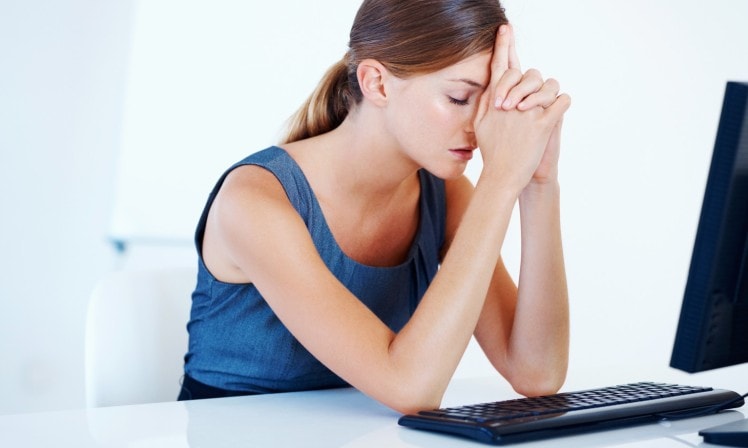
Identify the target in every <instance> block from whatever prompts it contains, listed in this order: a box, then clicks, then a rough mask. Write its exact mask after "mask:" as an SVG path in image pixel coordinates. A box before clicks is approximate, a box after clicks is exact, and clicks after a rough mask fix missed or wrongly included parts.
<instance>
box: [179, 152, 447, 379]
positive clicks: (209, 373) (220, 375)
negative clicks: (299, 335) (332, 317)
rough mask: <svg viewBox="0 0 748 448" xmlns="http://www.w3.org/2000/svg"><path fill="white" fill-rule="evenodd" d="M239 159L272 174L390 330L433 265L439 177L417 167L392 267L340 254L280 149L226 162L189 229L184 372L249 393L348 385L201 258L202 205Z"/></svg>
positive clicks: (327, 257) (438, 236)
mask: <svg viewBox="0 0 748 448" xmlns="http://www.w3.org/2000/svg"><path fill="white" fill-rule="evenodd" d="M242 165H258V166H261V167H263V168H265V169H267V170H269V171H270V172H272V173H273V174H274V175H275V176H276V177H277V178H278V180H279V181H280V183H281V184H282V186H283V188H284V189H285V191H286V194H287V195H288V198H289V200H290V202H291V204H292V205H293V207H294V208H295V209H296V210H297V211H298V213H299V215H300V216H301V217H302V218H303V220H304V222H305V223H306V226H307V228H308V229H309V233H310V235H311V237H312V240H313V241H314V244H315V246H316V248H317V250H318V251H319V254H320V256H321V257H322V259H323V260H324V262H325V264H326V265H327V266H328V268H329V269H330V271H332V273H333V274H334V275H335V276H336V277H337V279H338V280H340V281H341V282H342V283H343V284H344V285H345V286H346V287H347V288H348V289H349V290H350V291H351V292H352V293H353V294H354V295H355V296H356V297H358V299H359V300H361V301H362V302H363V303H364V304H366V306H367V307H369V309H371V310H372V311H373V312H374V313H375V314H376V315H377V316H378V317H379V318H380V319H381V320H382V321H383V322H384V323H386V324H387V325H388V326H389V327H390V328H391V329H392V330H393V331H395V332H397V331H399V330H400V329H401V328H402V327H403V326H404V325H405V323H406V322H407V321H408V319H409V318H410V317H411V316H412V314H413V311H414V310H415V308H416V306H417V305H418V303H419V301H420V300H421V298H422V296H423V294H424V292H425V291H426V288H427V287H428V285H429V284H430V282H431V280H432V279H433V278H434V275H436V271H437V269H438V265H439V252H440V249H441V247H442V244H443V243H444V232H445V219H446V215H445V210H446V200H445V193H444V182H443V181H442V180H440V179H438V178H436V177H435V176H433V175H432V174H430V173H428V172H426V171H425V170H420V171H419V177H420V185H421V194H420V221H419V224H418V231H417V233H416V236H415V238H414V240H413V243H412V246H411V248H410V252H409V254H408V256H407V259H406V261H405V262H403V263H402V264H400V265H398V266H394V267H372V266H367V265H363V264H360V263H358V262H356V261H354V260H352V259H351V258H349V257H348V256H346V255H345V254H344V253H343V252H342V250H341V249H340V247H339V246H338V245H337V243H336V242H335V239H334V238H333V235H332V233H331V231H330V228H329V227H328V226H327V222H326V221H325V218H324V216H323V215H322V210H321V208H320V206H319V203H318V202H317V199H316V197H315V196H314V192H313V191H312V190H311V188H310V186H309V183H308V182H307V179H306V177H305V176H304V173H303V172H302V171H301V168H300V167H299V166H298V165H297V164H296V162H295V161H294V160H293V159H292V158H291V157H290V156H289V155H288V153H286V151H285V150H283V149H281V148H279V147H276V146H273V147H270V148H267V149H265V150H263V151H260V152H257V153H255V154H252V155H250V156H249V157H247V158H245V159H244V160H242V161H240V162H238V163H237V164H235V165H234V166H232V167H231V168H229V169H228V170H227V171H226V172H225V173H224V174H223V176H222V177H221V178H220V179H219V181H218V183H217V184H216V186H215V187H214V189H213V191H212V192H211V194H210V196H209V198H208V201H207V204H206V206H205V209H204V210H203V213H202V216H201V218H200V221H199V223H198V226H197V231H196V234H195V244H196V246H197V252H198V276H197V286H196V288H195V291H194V292H193V294H192V309H191V313H190V321H189V323H188V324H187V330H188V332H189V348H188V352H187V354H186V355H185V373H186V374H188V375H189V376H191V377H192V378H194V379H195V380H197V381H200V382H202V383H204V384H207V385H210V386H213V387H218V388H222V389H228V390H233V391H245V392H250V393H269V392H287V391H294V390H309V389H323V388H330V387H342V386H347V383H346V382H345V381H343V380H342V379H341V378H340V377H338V376H337V375H335V374H334V373H333V372H332V371H330V370H329V369H328V368H326V367H325V366H324V365H322V363H320V362H319V361H317V359H315V358H314V357H313V356H312V355H311V354H310V353H309V352H308V351H307V350H306V349H305V348H304V347H303V346H302V345H301V344H300V343H299V342H298V341H297V340H296V339H295V338H294V337H293V336H292V335H291V333H290V332H289V331H288V330H287V329H286V327H285V326H284V325H283V323H281V321H280V320H279V319H278V318H277V317H276V315H275V314H274V313H273V311H272V310H271V309H270V307H269V306H268V305H267V303H266V302H265V300H264V299H263V298H262V296H261V295H260V294H259V292H258V291H257V289H256V288H255V286H254V285H253V284H251V283H249V284H234V283H225V282H221V281H219V280H217V279H216V278H215V277H214V276H213V275H212V274H211V273H210V272H209V271H208V269H207V268H206V266H205V263H204V262H203V259H202V252H201V247H202V239H203V234H204V231H205V223H206V219H207V216H208V211H209V210H210V207H211V205H212V203H213V201H214V199H215V197H216V194H217V193H218V191H219V189H220V188H221V185H222V184H223V181H224V180H225V178H226V176H227V175H228V173H229V172H231V170H233V169H235V168H236V167H238V166H242ZM264 256H272V254H265V255H264ZM309 324H310V325H314V322H310V323H309Z"/></svg>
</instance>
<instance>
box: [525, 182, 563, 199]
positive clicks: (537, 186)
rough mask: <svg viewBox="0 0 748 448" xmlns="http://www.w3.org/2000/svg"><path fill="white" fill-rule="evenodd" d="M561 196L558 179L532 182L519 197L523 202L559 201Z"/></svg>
mask: <svg viewBox="0 0 748 448" xmlns="http://www.w3.org/2000/svg"><path fill="white" fill-rule="evenodd" d="M560 194H561V185H560V184H559V182H558V180H557V179H547V180H543V181H535V180H533V181H530V183H528V184H527V185H526V186H525V188H523V189H522V191H521V192H520V195H519V199H520V201H521V202H526V201H532V202H535V201H538V200H548V199H558V197H559V196H560Z"/></svg>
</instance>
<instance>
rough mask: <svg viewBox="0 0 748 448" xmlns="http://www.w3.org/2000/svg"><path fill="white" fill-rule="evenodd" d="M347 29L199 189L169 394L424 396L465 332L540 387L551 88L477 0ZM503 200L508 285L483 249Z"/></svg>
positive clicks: (415, 6) (561, 364)
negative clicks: (342, 41) (517, 245)
mask: <svg viewBox="0 0 748 448" xmlns="http://www.w3.org/2000/svg"><path fill="white" fill-rule="evenodd" d="M349 46H350V49H349V51H348V52H347V54H346V55H345V57H344V58H343V60H342V61H341V62H339V63H338V64H336V65H335V66H333V67H332V68H331V69H330V71H329V72H328V73H327V74H326V75H325V77H324V79H323V80H322V81H321V83H320V85H319V86H318V88H317V90H316V91H315V92H314V93H313V94H312V96H311V97H310V99H309V101H308V102H307V104H305V105H304V106H303V107H302V108H301V109H300V111H299V112H298V114H297V116H296V117H295V118H294V119H293V121H292V124H291V128H290V130H289V132H288V137H287V138H286V139H285V140H284V142H283V143H282V144H281V145H280V146H279V147H278V146H276V147H271V148H268V149H266V150H264V151H260V152H259V153H256V154H253V155H252V156H250V157H248V158H247V159H245V160H243V161H242V162H239V163H238V164H236V165H235V166H233V167H231V169H229V170H228V171H227V172H226V174H224V176H223V177H222V178H221V179H220V180H219V182H218V184H217V185H216V187H215V189H214V190H213V193H212V194H211V196H210V198H209V200H208V204H207V205H206V208H205V211H204V213H203V216H202V218H201V220H200V224H199V226H198V231H197V234H196V243H197V249H198V253H199V255H200V262H199V274H198V285H197V288H196V290H195V292H194V294H193V305H192V314H191V320H190V323H189V325H188V329H189V332H190V346H189V352H188V353H187V355H186V357H185V361H186V362H185V378H184V384H183V387H182V391H181V393H180V399H191V398H208V397H217V396H227V395H243V394H253V393H267V392H280V391H290V390H305V389H319V388H329V387H340V386H346V385H352V386H354V387H356V388H358V389H359V390H361V391H362V392H364V393H365V394H368V395H369V396H371V397H373V398H374V399H376V400H379V401H380V402H382V403H384V404H385V405H387V406H389V407H391V408H393V409H395V410H398V411H400V412H403V413H407V412H413V411H416V410H420V409H426V408H434V407H437V406H438V405H439V403H440V401H441V397H442V395H443V393H444V391H445V389H446V387H447V384H448V382H449V380H450V378H451V376H452V374H453V373H454V370H455V369H456V367H457V365H458V363H459V361H460V359H461V357H462V355H463V352H464V351H465V348H466V346H467V344H468V342H469V340H470V337H471V335H473V334H474V335H475V337H476V339H477V340H478V342H479V343H480V345H481V347H482V348H483V350H484V351H485V353H486V355H487V356H488V358H489V359H490V361H491V363H492V364H493V365H494V366H495V367H496V369H497V370H498V371H499V372H500V373H501V374H502V375H503V376H504V377H505V378H506V379H507V380H508V381H509V382H510V383H511V385H512V386H513V387H514V389H515V390H517V391H518V392H520V393H522V394H525V395H538V394H547V393H553V392H555V391H557V390H558V389H559V388H560V386H561V384H562V383H563V381H564V378H565V375H566V366H567V358H568V332H569V330H568V305H567V292H566V283H565V273H564V265H563V255H562V249H561V238H560V228H559V186H558V181H557V173H558V168H557V167H558V157H559V135H560V130H561V122H562V117H563V114H564V112H565V111H566V109H567V108H568V106H569V104H570V100H569V98H568V96H566V95H559V93H558V92H559V86H558V83H557V82H556V81H554V80H552V79H549V80H545V81H544V80H543V79H542V78H541V76H540V74H539V73H538V72H537V71H536V70H528V71H526V72H524V73H522V72H521V71H520V68H519V63H518V60H517V57H516V54H515V51H514V44H513V32H512V29H511V27H510V26H509V25H508V22H507V19H506V17H505V16H504V11H503V9H502V8H501V7H500V5H499V3H498V1H497V0H479V1H476V0H428V1H426V0H423V1H416V0H410V1H402V0H365V1H364V2H363V4H362V5H361V7H360V9H359V12H358V14H357V16H356V19H355V21H354V24H353V26H352V29H351V34H350V43H349ZM477 147H480V151H481V156H482V158H483V170H482V172H481V175H480V178H479V179H478V182H477V183H476V185H475V187H473V185H472V184H471V183H470V182H469V181H468V180H467V179H466V177H465V176H464V175H463V172H464V170H465V167H466V164H467V162H468V160H470V158H471V157H472V156H473V153H474V151H475V149H476V148H477ZM517 201H519V206H520V216H521V230H522V261H521V267H520V281H519V288H517V287H516V286H515V284H514V283H513V281H512V279H511V278H510V276H509V274H508V273H507V271H506V269H505V267H504V265H503V263H502V261H501V256H500V251H501V246H502V243H503V240H504V237H505V234H506V230H507V226H508V223H509V220H510V217H511V213H512V209H513V207H514V205H515V203H516V202H517Z"/></svg>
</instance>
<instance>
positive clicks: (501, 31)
mask: <svg viewBox="0 0 748 448" xmlns="http://www.w3.org/2000/svg"><path fill="white" fill-rule="evenodd" d="M504 33H506V25H501V26H500V27H499V34H504Z"/></svg>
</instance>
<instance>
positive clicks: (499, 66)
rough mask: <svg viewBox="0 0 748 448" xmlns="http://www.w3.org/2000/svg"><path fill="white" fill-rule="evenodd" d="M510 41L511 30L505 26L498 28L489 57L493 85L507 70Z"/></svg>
mask: <svg viewBox="0 0 748 448" xmlns="http://www.w3.org/2000/svg"><path fill="white" fill-rule="evenodd" d="M511 41H512V30H511V27H510V26H509V25H508V24H507V25H501V26H499V29H498V30H497V31H496V41H495V42H494V47H493V56H492V57H491V82H492V83H495V82H496V81H497V80H499V79H500V78H501V76H502V75H503V74H504V72H505V71H506V70H507V69H508V68H509V53H510V49H509V47H510V45H511Z"/></svg>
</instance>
